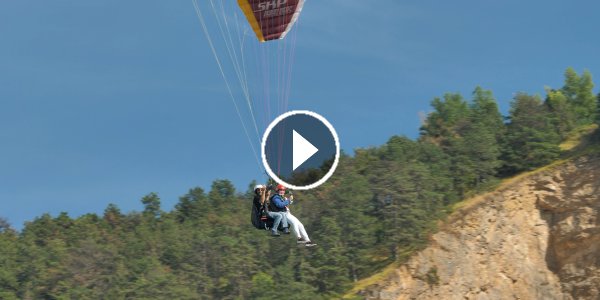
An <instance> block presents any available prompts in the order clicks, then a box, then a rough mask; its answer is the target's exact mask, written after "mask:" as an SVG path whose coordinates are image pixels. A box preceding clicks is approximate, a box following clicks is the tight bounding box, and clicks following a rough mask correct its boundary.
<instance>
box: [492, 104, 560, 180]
mask: <svg viewBox="0 0 600 300" xmlns="http://www.w3.org/2000/svg"><path fill="white" fill-rule="evenodd" d="M548 115H549V112H548V109H547V106H545V105H542V102H541V100H540V98H539V97H538V96H530V95H527V94H524V93H519V94H517V96H515V99H514V101H513V102H512V103H511V109H510V123H509V124H508V126H507V127H508V128H507V135H506V143H505V144H504V148H503V158H504V159H503V160H504V167H503V171H504V173H505V174H514V173H517V172H520V171H524V170H531V169H533V168H535V167H538V166H541V165H544V164H547V163H549V162H551V161H552V160H554V159H556V158H557V157H558V155H559V153H560V149H559V147H558V143H559V141H560V137H559V136H558V134H557V133H556V131H555V130H554V128H553V126H552V124H551V120H550V119H549V117H548Z"/></svg>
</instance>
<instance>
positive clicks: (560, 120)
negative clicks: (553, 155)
mask: <svg viewBox="0 0 600 300" xmlns="http://www.w3.org/2000/svg"><path fill="white" fill-rule="evenodd" d="M546 94H547V96H546V105H547V106H548V109H549V116H550V118H551V122H552V124H553V125H554V127H555V128H556V132H557V133H558V134H559V135H560V137H561V139H564V138H566V137H567V136H568V134H569V132H570V131H571V130H573V128H575V123H576V120H575V113H574V111H573V107H572V105H571V104H570V103H569V100H568V99H567V97H566V96H565V94H564V93H563V92H562V91H560V90H558V91H556V90H551V89H547V90H546Z"/></svg>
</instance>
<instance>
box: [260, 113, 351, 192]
mask: <svg viewBox="0 0 600 300" xmlns="http://www.w3.org/2000/svg"><path fill="white" fill-rule="evenodd" d="M261 154H262V159H263V165H264V167H265V170H266V171H267V173H268V174H269V176H271V178H273V179H274V180H275V181H277V182H278V183H280V184H283V185H285V186H287V187H288V188H292V189H298V190H307V189H311V188H315V187H317V186H319V185H321V184H322V183H324V182H325V181H327V179H329V177H331V175H333V173H334V171H335V168H336V167H337V164H338V159H339V155H340V147H339V140H338V136H337V133H336V132H335V129H334V128H333V126H332V125H331V124H330V123H329V122H328V121H327V120H326V119H325V118H323V117H322V116H321V115H319V114H317V113H314V112H311V111H290V112H287V113H285V114H283V115H281V116H279V117H277V118H276V119H275V120H274V121H273V122H272V123H271V124H270V125H269V126H268V127H267V130H266V131H265V134H264V135H263V140H262V153H261Z"/></svg>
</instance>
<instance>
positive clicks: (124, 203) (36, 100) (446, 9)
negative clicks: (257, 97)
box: [0, 0, 600, 228]
mask: <svg viewBox="0 0 600 300" xmlns="http://www.w3.org/2000/svg"><path fill="white" fill-rule="evenodd" d="M598 11H600V3H598V2H597V1H591V0H590V1H515V0H505V1H491V0H483V1H399V0H378V1H352V0H326V1H316V0H309V1H307V2H306V5H305V7H304V11H303V14H302V15H301V17H300V22H299V24H298V25H299V26H298V31H297V36H296V38H297V42H296V54H295V63H294V73H293V83H292V86H291V90H290V103H289V108H290V109H309V110H313V111H316V112H318V113H320V114H321V115H323V116H325V117H326V118H327V119H328V120H329V121H330V122H331V123H332V124H333V125H334V126H335V127H336V130H337V131H338V134H339V136H340V142H341V145H342V148H343V149H344V150H345V151H346V152H347V153H352V152H353V149H355V148H358V147H368V146H377V145H381V144H383V143H385V142H386V140H387V139H388V138H389V137H390V136H392V135H406V136H409V137H412V138H414V137H416V136H417V135H418V128H419V114H420V113H423V112H428V111H430V108H429V102H430V101H431V100H432V99H433V97H436V96H441V95H443V93H445V92H460V93H463V95H465V96H467V97H468V96H469V95H470V93H471V92H472V90H473V89H474V88H475V86H477V85H481V86H482V87H484V88H486V89H490V90H492V91H493V92H494V95H495V96H496V98H497V99H498V102H499V104H500V107H501V109H502V110H503V112H506V111H507V109H508V106H509V103H510V100H511V98H512V96H513V94H514V93H515V92H518V91H525V92H529V93H539V94H543V91H544V87H545V86H551V87H560V86H561V85H562V80H563V78H562V74H563V72H564V70H565V69H566V68H567V67H569V66H571V67H573V68H575V69H576V70H577V71H578V72H581V71H583V70H584V69H588V70H590V71H591V72H592V74H596V75H597V74H600V59H599V57H598V53H600V40H598V38H597V37H596V36H597V35H598V29H599V28H600V18H598V16H597V12H598ZM209 25H210V24H209ZM0 37H1V39H0V70H1V72H0V216H2V217H5V218H7V219H8V220H9V221H10V222H11V223H12V224H13V226H15V227H16V228H21V227H22V224H23V222H25V221H27V220H32V219H33V218H34V217H36V216H39V215H41V214H42V213H44V212H50V213H51V214H52V215H56V214H57V213H59V212H61V211H67V212H69V214H70V215H71V216H78V215H81V214H83V213H87V212H96V213H101V212H102V211H103V210H104V208H105V207H106V206H107V205H108V204H109V203H116V204H117V205H118V206H119V207H120V208H121V209H122V210H123V211H126V212H127V211H131V210H140V209H141V204H140V202H139V199H140V198H141V197H142V196H144V195H146V194H148V193H150V192H157V193H158V194H159V196H160V197H161V199H162V202H163V209H166V210H170V209H171V208H172V207H173V205H174V204H175V203H176V202H177V201H178V197H179V196H181V195H183V194H185V193H186V192H187V191H188V189H190V188H192V187H195V186H200V187H203V188H205V189H208V188H209V187H210V184H211V182H212V181H213V180H215V179H220V178H222V179H230V180H232V181H233V182H234V183H235V185H236V186H237V187H238V189H242V190H244V189H245V188H246V186H247V184H248V183H249V182H250V181H251V180H252V179H263V178H262V177H261V173H260V170H259V167H258V166H257V163H256V161H255V158H254V156H253V154H252V151H251V150H250V147H249V144H248V140H247V138H246V136H245V134H244V132H243V130H242V126H241V124H240V121H239V120H238V118H237V116H236V113H235V109H234V106H233V105H232V102H231V100H230V99H229V97H228V95H227V92H226V88H225V85H224V81H223V79H222V78H221V76H220V74H219V71H218V68H217V65H216V63H215V60H214V58H213V57H212V54H211V52H210V48H209V47H208V45H207V42H206V38H205V36H204V35H203V33H202V29H201V27H200V25H199V22H198V19H197V18H196V15H195V13H194V9H193V5H192V2H191V1H137V0H133V1H116V0H105V1H73V0H58V1H40V0H34V1H14V0H9V1H2V2H0ZM595 91H596V92H597V91H598V89H597V88H596V89H595Z"/></svg>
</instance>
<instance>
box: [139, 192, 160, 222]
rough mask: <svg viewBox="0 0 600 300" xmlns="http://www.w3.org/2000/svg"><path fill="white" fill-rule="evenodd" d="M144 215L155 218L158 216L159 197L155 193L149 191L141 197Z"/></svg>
mask: <svg viewBox="0 0 600 300" xmlns="http://www.w3.org/2000/svg"><path fill="white" fill-rule="evenodd" d="M142 204H143V205H144V215H147V216H151V217H153V218H157V217H159V216H160V213H161V211H160V198H159V197H158V195H157V194H156V193H150V194H148V195H146V196H144V197H143V198H142Z"/></svg>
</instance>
